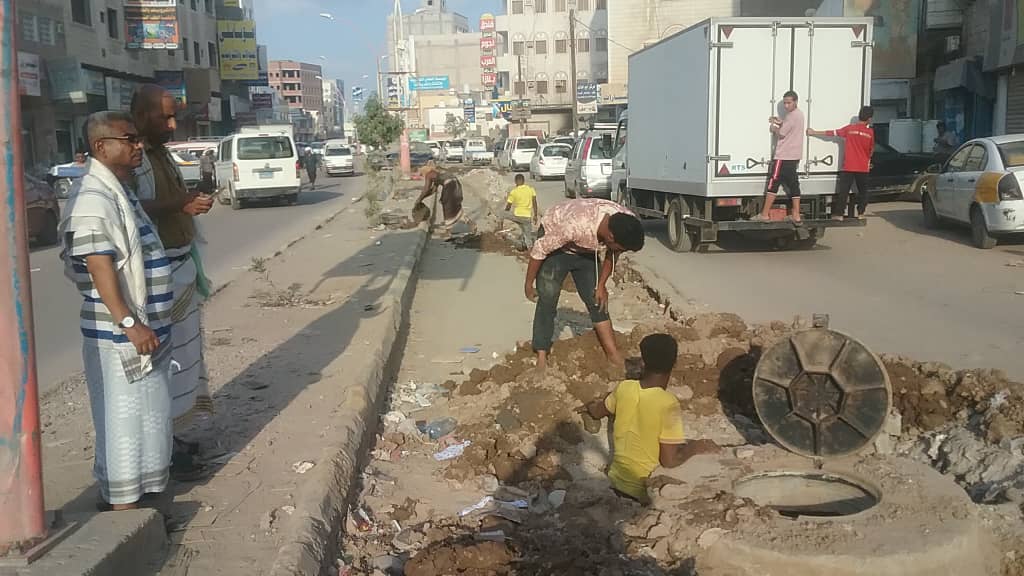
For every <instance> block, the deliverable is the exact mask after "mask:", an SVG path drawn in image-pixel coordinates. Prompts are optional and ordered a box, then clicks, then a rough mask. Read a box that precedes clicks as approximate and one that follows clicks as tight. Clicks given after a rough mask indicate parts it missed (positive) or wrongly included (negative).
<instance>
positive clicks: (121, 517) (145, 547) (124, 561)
mask: <svg viewBox="0 0 1024 576" xmlns="http://www.w3.org/2000/svg"><path fill="white" fill-rule="evenodd" d="M68 520H69V521H75V522H78V523H79V526H78V529H77V530H75V531H74V532H73V533H72V534H71V535H70V536H68V537H67V538H66V539H65V540H64V541H63V542H61V543H60V544H58V545H57V546H56V547H54V548H53V550H50V552H49V553H47V554H46V555H45V556H43V557H42V558H40V559H39V560H37V561H36V562H34V563H32V564H31V565H30V566H29V567H28V568H25V569H21V570H19V571H18V576H124V575H125V574H139V573H141V572H143V570H142V567H143V566H145V565H146V563H147V562H149V561H151V560H152V559H153V558H155V557H157V556H159V554H160V551H161V549H163V548H164V547H165V546H166V545H167V532H166V529H165V528H164V517H163V515H162V514H160V513H159V512H157V511H156V510H150V509H141V510H124V511H121V512H104V513H102V514H95V515H92V516H88V515H82V516H74V517H69V518H68Z"/></svg>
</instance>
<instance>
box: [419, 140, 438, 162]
mask: <svg viewBox="0 0 1024 576" xmlns="http://www.w3.org/2000/svg"><path fill="white" fill-rule="evenodd" d="M423 143H424V144H426V145H427V147H429V148H430V153H431V154H433V155H434V160H440V159H441V145H440V144H438V143H437V141H436V140H424V141H423Z"/></svg>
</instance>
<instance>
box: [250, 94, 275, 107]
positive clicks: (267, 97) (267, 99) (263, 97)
mask: <svg viewBox="0 0 1024 576" xmlns="http://www.w3.org/2000/svg"><path fill="white" fill-rule="evenodd" d="M249 101H250V102H252V108H253V110H271V109H273V108H274V95H273V94H270V93H264V92H254V93H251V94H249Z"/></svg>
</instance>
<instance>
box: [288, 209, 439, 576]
mask: <svg viewBox="0 0 1024 576" xmlns="http://www.w3.org/2000/svg"><path fill="white" fill-rule="evenodd" d="M416 234H417V235H418V237H417V239H416V244H415V246H414V248H413V250H412V251H411V252H410V253H409V254H408V255H407V256H406V257H405V259H404V260H403V262H402V265H401V266H400V267H399V269H398V271H397V273H396V274H395V277H394V280H393V281H392V283H391V286H390V287H389V289H388V292H387V293H386V294H385V295H384V297H383V298H382V299H381V306H382V307H386V309H387V310H388V312H387V314H389V315H390V318H389V322H388V324H387V326H386V328H385V329H384V333H383V335H382V337H381V339H380V340H379V343H378V344H377V345H376V349H375V350H374V351H372V352H370V353H369V356H370V358H371V360H370V362H369V363H368V365H367V366H366V368H365V369H364V371H363V372H362V373H354V374H350V375H349V378H350V380H351V381H352V382H354V383H359V385H358V386H354V388H355V389H354V390H352V391H349V392H348V393H347V397H346V399H345V404H344V405H343V406H341V407H339V409H338V411H337V412H336V413H335V417H336V418H337V419H338V421H347V422H350V424H349V425H347V426H346V427H345V428H344V429H342V430H341V432H340V435H339V437H338V438H337V439H336V440H335V441H334V442H333V443H332V445H331V446H329V447H327V448H325V449H324V450H323V452H322V456H321V458H319V459H318V462H321V463H322V464H321V465H318V466H317V467H316V468H314V469H313V470H312V471H311V473H310V477H309V478H308V479H307V480H306V481H305V482H304V485H303V486H302V487H301V488H300V490H299V492H298V493H297V494H296V498H295V507H296V510H295V513H294V514H293V516H292V519H291V522H290V523H289V524H288V526H287V527H286V528H285V529H284V534H283V535H282V542H283V544H282V545H281V547H280V549H279V550H278V554H277V558H276V560H275V561H274V565H273V568H272V569H271V571H270V573H269V574H270V576H313V575H317V574H325V573H326V569H327V566H329V565H332V564H333V562H334V559H335V557H336V552H337V551H338V549H339V547H340V543H341V531H342V529H343V528H344V523H345V519H346V517H347V514H348V506H349V504H350V501H351V496H352V495H351V488H352V486H353V484H354V481H355V479H356V476H357V475H358V473H359V463H360V460H361V457H362V455H363V454H364V453H365V451H366V449H368V448H369V441H370V440H371V439H372V434H373V431H374V430H375V429H376V424H377V413H378V408H379V404H380V403H381V401H382V399H383V392H384V390H385V387H386V382H385V380H386V377H387V371H388V368H389V364H390V363H391V357H392V355H393V353H394V351H395V348H396V347H395V345H396V343H397V342H398V341H399V340H400V336H401V333H402V330H403V327H404V325H405V323H406V321H407V319H408V314H409V308H410V306H411V304H412V298H413V295H414V294H415V292H416V282H415V279H416V274H417V271H418V268H419V262H420V258H421V256H422V255H423V252H424V249H425V248H426V245H427V239H428V237H429V232H428V230H427V228H426V227H424V226H421V227H420V228H418V229H417V230H416Z"/></svg>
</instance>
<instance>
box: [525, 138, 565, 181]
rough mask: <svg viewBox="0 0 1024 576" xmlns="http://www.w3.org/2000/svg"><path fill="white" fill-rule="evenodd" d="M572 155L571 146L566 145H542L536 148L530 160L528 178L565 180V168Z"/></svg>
mask: <svg viewBox="0 0 1024 576" xmlns="http://www.w3.org/2000/svg"><path fill="white" fill-rule="evenodd" d="M570 154H572V146H569V145H567V144H544V145H542V146H541V147H540V148H537V152H536V153H534V155H533V159H532V160H530V178H531V179H533V180H543V179H545V178H565V167H566V165H567V164H568V162H569V155H570Z"/></svg>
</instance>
